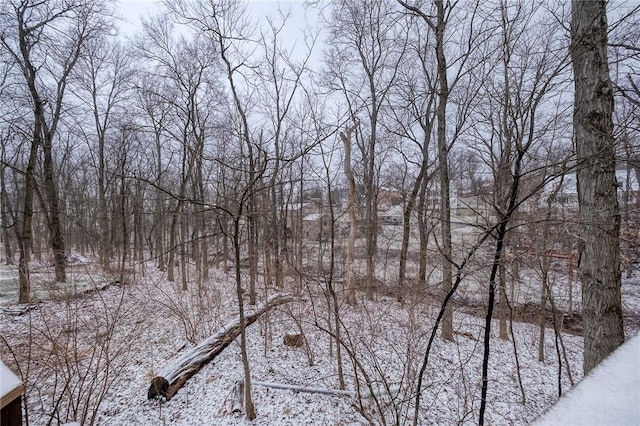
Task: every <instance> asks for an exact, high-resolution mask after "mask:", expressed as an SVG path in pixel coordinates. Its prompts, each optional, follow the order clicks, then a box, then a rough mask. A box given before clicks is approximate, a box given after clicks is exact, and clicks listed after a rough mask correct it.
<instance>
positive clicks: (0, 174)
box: [0, 145, 17, 265]
mask: <svg viewBox="0 0 640 426" xmlns="http://www.w3.org/2000/svg"><path fill="white" fill-rule="evenodd" d="M2 157H3V158H2V161H4V145H3V146H2ZM4 173H5V168H4V167H1V166H0V226H1V227H2V243H3V244H4V255H5V263H6V264H7V265H13V251H12V250H11V237H10V235H9V227H10V226H9V215H11V217H12V220H14V218H15V212H14V211H13V207H11V201H10V200H9V194H7V187H6V182H5V176H4ZM13 226H17V224H13Z"/></svg>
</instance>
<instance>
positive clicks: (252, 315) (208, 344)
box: [147, 294, 292, 400]
mask: <svg viewBox="0 0 640 426" xmlns="http://www.w3.org/2000/svg"><path fill="white" fill-rule="evenodd" d="M291 300H292V297H291V296H288V295H280V294H275V295H273V296H271V297H269V298H268V299H267V300H266V301H265V302H264V303H262V304H260V305H258V306H257V307H256V308H255V309H254V310H250V311H248V312H246V313H245V317H244V319H245V327H247V326H249V325H251V324H253V323H254V322H255V321H256V320H257V319H258V318H260V316H261V315H262V314H264V313H265V312H267V311H268V310H269V309H272V308H274V307H275V306H278V305H282V304H283V303H287V302H290V301H291ZM240 328H241V327H240V318H239V317H237V318H235V319H234V320H233V321H231V322H229V323H228V324H226V325H225V326H224V327H222V328H221V329H220V330H218V332H217V333H216V334H214V335H213V336H211V337H209V338H208V339H206V340H205V341H203V342H201V343H200V344H199V345H197V346H194V347H193V348H191V349H190V350H188V351H187V352H185V353H184V354H182V355H181V356H180V357H179V358H178V359H176V360H175V361H174V362H173V363H172V364H170V365H169V366H167V367H166V368H165V369H164V370H163V371H162V372H161V373H160V375H159V376H156V377H154V378H153V380H151V385H150V386H149V391H148V392H147V398H148V399H152V398H156V397H159V396H161V397H164V398H165V399H167V400H168V399H171V397H173V396H174V395H175V394H176V392H178V390H179V389H180V388H181V387H182V386H184V384H185V383H186V381H187V380H189V378H191V377H192V376H193V375H194V374H196V373H197V372H198V371H200V370H201V369H202V368H203V367H204V366H205V365H207V364H208V363H210V362H211V361H212V360H213V359H214V358H215V357H216V356H218V354H220V352H222V351H223V350H224V349H225V348H226V347H227V346H229V345H230V344H231V342H233V341H234V340H235V339H236V338H237V337H238V336H239V335H240Z"/></svg>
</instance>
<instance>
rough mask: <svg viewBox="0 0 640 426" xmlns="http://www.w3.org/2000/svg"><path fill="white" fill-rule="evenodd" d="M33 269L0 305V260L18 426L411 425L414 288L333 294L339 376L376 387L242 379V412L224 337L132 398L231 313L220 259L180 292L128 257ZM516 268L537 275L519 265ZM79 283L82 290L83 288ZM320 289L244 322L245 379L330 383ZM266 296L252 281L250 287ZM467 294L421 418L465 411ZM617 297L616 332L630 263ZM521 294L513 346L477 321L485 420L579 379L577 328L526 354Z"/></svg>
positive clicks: (421, 340) (637, 301) (532, 331)
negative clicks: (179, 384)
mask: <svg viewBox="0 0 640 426" xmlns="http://www.w3.org/2000/svg"><path fill="white" fill-rule="evenodd" d="M636 266H637V265H636ZM38 272H39V273H40V274H42V275H41V277H42V278H41V280H40V281H38V280H36V282H39V283H40V284H38V287H39V288H38V291H36V295H37V296H38V297H39V298H40V299H42V301H41V302H40V303H39V304H38V307H37V309H33V310H31V311H29V312H26V313H24V314H22V315H16V314H15V312H12V311H11V309H10V307H11V306H13V303H15V300H16V299H17V297H16V294H15V291H14V290H12V288H15V287H12V286H15V282H16V281H15V277H16V271H15V269H14V268H13V267H7V266H2V267H1V268H0V305H1V306H3V310H2V311H1V312H0V329H1V330H2V341H1V342H0V347H1V348H2V351H1V354H2V360H3V361H4V362H5V363H6V364H7V365H8V366H9V367H10V368H12V369H13V370H14V371H15V372H18V373H19V375H20V376H22V378H23V380H24V381H25V383H26V388H27V394H26V396H27V409H28V420H29V424H32V425H41V424H47V423H48V422H49V421H50V420H52V423H53V424H58V421H60V422H61V423H64V422H69V421H78V422H82V421H83V420H85V422H86V424H89V423H90V421H91V418H92V416H94V418H93V420H94V421H95V424H101V425H133V424H135V425H158V424H171V425H212V424H216V425H222V424H225V425H227V424H228V425H242V424H254V425H299V424H317V425H360V424H363V425H364V424H369V423H373V424H383V423H385V422H386V424H410V421H409V420H407V419H410V418H412V416H413V411H414V398H413V396H414V395H415V392H414V389H415V382H416V377H417V372H418V371H419V368H420V366H421V363H422V361H423V357H424V352H425V348H426V345H427V341H428V338H429V335H430V333H431V330H432V327H433V324H434V320H435V317H436V315H437V311H438V308H439V306H437V304H436V303H434V301H433V300H432V299H430V298H427V297H424V298H422V297H409V298H407V299H406V301H405V303H404V304H400V303H398V302H397V301H396V300H395V298H394V297H391V296H384V295H382V294H378V295H377V296H376V298H375V300H374V301H367V300H365V298H364V294H361V295H360V296H359V300H358V301H359V303H358V305H357V306H355V307H351V306H348V305H341V306H340V312H341V316H342V322H343V327H344V331H343V339H344V340H345V342H346V343H345V347H344V348H343V351H342V356H343V360H344V375H345V379H346V388H347V389H348V390H356V389H357V386H356V384H357V383H358V381H360V382H359V383H361V384H362V379H363V372H366V374H367V375H368V377H369V381H370V382H371V383H373V387H374V393H375V394H376V395H377V396H376V397H375V398H371V397H368V396H367V395H368V392H365V391H363V392H362V398H357V397H356V398H351V397H345V396H330V395H322V394H317V393H303V392H294V391H291V390H277V389H271V388H267V387H262V386H254V387H253V398H254V403H255V405H256V408H257V419H256V420H255V421H254V422H252V423H249V422H248V421H246V420H245V418H244V415H243V414H240V413H227V412H225V409H224V407H225V400H226V399H227V398H228V397H229V396H230V394H231V390H232V388H233V386H234V383H235V382H236V381H238V380H240V379H241V378H242V367H241V360H240V347H239V344H238V343H237V342H234V343H233V344H232V345H231V346H230V347H229V348H227V349H226V350H225V351H223V352H222V354H221V355H220V356H218V357H217V358H216V359H215V361H214V362H212V363H211V364H209V365H207V366H206V367H205V368H204V369H203V370H201V371H200V372H199V373H198V374H196V375H195V376H194V377H193V378H192V379H191V380H189V382H187V384H186V386H185V387H184V388H182V389H181V390H180V391H179V392H178V393H177V394H176V395H175V396H174V398H173V399H171V400H170V401H166V402H164V403H161V402H159V401H155V400H152V401H149V400H147V389H148V387H149V383H150V380H151V379H152V378H153V377H154V376H155V375H157V374H158V372H159V371H160V370H162V369H163V368H164V367H165V366H166V365H167V364H169V363H170V362H171V361H172V360H173V359H175V358H176V357H177V356H179V355H180V354H181V353H183V352H184V351H185V350H186V349H187V348H189V347H191V346H193V345H194V344H196V343H197V342H199V341H202V340H203V339H205V338H206V337H208V336H210V335H211V334H213V333H215V331H216V330H217V329H218V328H219V327H220V326H222V325H223V324H225V323H226V322H228V321H229V320H230V319H232V318H234V317H235V316H236V315H237V301H236V298H235V288H234V285H235V284H234V282H233V275H232V274H229V273H227V272H225V271H223V270H219V269H212V270H211V272H210V279H209V281H207V283H206V285H203V286H202V287H201V288H200V289H198V288H197V284H196V283H193V282H190V283H189V285H190V288H189V290H187V291H182V290H179V289H178V287H179V286H180V284H179V283H169V282H168V281H167V280H166V276H165V275H164V273H161V272H159V271H157V270H156V269H155V268H153V267H152V266H150V265H149V266H147V267H146V268H138V270H137V272H136V274H135V277H133V279H132V280H131V282H129V283H124V284H121V283H115V282H114V280H113V279H110V278H109V276H108V275H105V274H99V273H97V272H95V271H94V270H93V266H92V265H91V264H90V263H85V262H80V263H78V264H76V265H75V266H73V267H72V268H70V284H67V285H65V286H60V285H55V286H54V285H50V284H47V282H49V281H48V279H47V274H50V272H48V268H45V267H42V268H41V270H39V271H38ZM522 279H523V281H525V282H526V281H527V280H529V281H528V282H529V283H530V284H531V282H533V283H535V281H536V278H535V276H534V275H533V274H527V273H526V271H523V272H522ZM106 284H111V285H109V286H106ZM91 288H94V289H95V291H89V292H88V293H85V291H86V290H87V289H89V290H90V289H91ZM531 291H532V294H535V292H533V290H531ZM273 292H274V291H273V290H270V292H269V294H273ZM73 294H79V296H77V297H75V296H73ZM324 294H325V293H324V292H323V287H322V284H321V283H320V282H317V281H314V280H306V282H305V285H304V291H303V293H302V295H301V296H300V297H297V298H296V299H295V301H294V302H292V303H290V304H287V305H284V306H281V307H278V308H276V309H275V310H274V311H272V312H271V313H269V314H268V315H267V316H265V317H264V318H263V319H261V320H259V321H258V322H257V323H256V324H254V325H252V326H250V327H249V328H248V333H247V338H248V352H249V362H250V366H251V374H252V380H254V381H260V382H271V383H279V384H288V385H299V386H304V387H312V388H323V389H338V375H337V370H336V366H337V362H336V348H335V345H334V344H333V343H332V342H331V341H332V339H330V338H329V334H328V333H327V332H326V330H327V328H328V327H329V326H328V324H329V323H331V322H332V321H333V320H332V319H331V318H330V317H329V315H328V313H327V301H326V298H325V296H324ZM266 296H267V295H266V294H265V292H264V291H261V293H260V298H261V299H262V298H264V297H266ZM532 298H533V296H532ZM478 300H481V298H477V297H471V298H470V297H462V296H461V297H460V298H458V299H457V300H456V303H455V312H454V328H455V341H454V342H445V341H443V340H442V339H440V338H436V339H435V341H434V346H433V349H432V352H431V356H430V359H429V363H428V365H427V367H426V370H425V374H424V383H423V386H424V391H423V394H422V400H421V406H420V412H419V422H418V423H419V424H421V425H428V424H434V425H435V424H438V425H440V424H456V423H465V424H466V423H477V420H478V411H479V407H480V391H481V388H480V386H481V378H482V377H481V364H482V355H483V343H482V339H483V335H484V318H483V315H484V308H483V304H482V302H481V301H480V302H478ZM531 303H533V302H531ZM623 304H624V308H625V319H626V324H625V327H626V333H627V336H628V337H631V336H633V335H636V334H637V333H638V331H639V326H638V320H637V319H638V314H639V313H640V272H639V271H638V270H637V269H636V270H635V271H634V273H633V275H632V277H631V278H626V277H625V278H623ZM522 306H525V304H523V305H522ZM522 306H521V307H520V308H519V309H520V311H518V312H519V314H518V315H516V316H515V318H516V319H520V320H525V322H514V323H513V335H514V336H515V345H514V343H513V342H512V341H510V340H509V341H504V340H500V339H499V338H498V322H497V321H494V322H493V325H492V336H493V337H492V340H491V355H490V364H489V388H488V406H487V413H486V421H487V424H492V425H502V424H504V425H506V424H527V423H529V422H531V421H532V420H534V419H535V418H537V417H538V416H539V415H540V414H542V413H543V412H544V411H545V410H546V409H547V408H549V407H550V406H551V405H552V404H553V403H554V402H555V401H556V400H557V398H558V394H559V391H560V390H562V392H566V391H568V390H569V389H570V388H571V383H570V380H571V379H572V380H573V381H574V382H578V381H579V380H580V379H581V377H582V374H581V366H582V338H581V337H580V336H579V335H576V334H575V333H566V332H565V333H561V334H560V337H561V339H556V335H555V333H554V331H553V328H547V329H546V332H545V360H544V361H542V362H540V361H538V342H539V338H540V336H539V334H540V333H539V327H538V326H537V325H535V324H532V323H536V322H537V320H535V318H531V317H532V316H533V317H535V312H536V307H535V306H533V307H531V306H530V307H528V308H527V307H522ZM7 308H9V309H7ZM528 310H530V311H531V312H529V311H528ZM576 312H577V313H578V314H579V303H576ZM301 330H302V331H303V332H304V335H305V337H306V340H307V342H308V346H305V347H303V348H291V347H288V346H284V345H283V336H284V335H285V334H286V333H299V332H300V331H301ZM561 344H562V345H564V349H563V348H562V346H561ZM514 348H515V351H517V355H518V362H519V373H520V378H521V380H522V388H520V386H519V382H518V367H517V365H516V357H515V351H514ZM349 352H350V353H351V355H352V357H350V356H349ZM563 352H564V353H563ZM565 353H566V356H565V355H564V354H565ZM559 359H560V363H559ZM565 361H568V365H567V363H566V362H565ZM356 362H357V363H359V367H358V368H357V369H356V368H355V367H354V365H355V363H356ZM569 372H570V375H569ZM569 376H571V378H570V377H569ZM522 390H523V391H524V393H523V392H522ZM523 397H524V398H523ZM98 402H100V404H99V405H98ZM96 407H97V408H96Z"/></svg>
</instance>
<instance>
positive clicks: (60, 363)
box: [2, 288, 136, 425]
mask: <svg viewBox="0 0 640 426" xmlns="http://www.w3.org/2000/svg"><path fill="white" fill-rule="evenodd" d="M126 295H127V289H126V288H117V289H115V288H114V289H113V290H111V291H110V294H109V295H106V294H104V293H103V292H96V293H94V295H93V297H91V298H89V297H86V298H78V297H69V298H67V299H66V300H64V301H61V302H50V303H45V304H42V305H41V308H40V309H39V310H37V311H32V312H30V314H29V316H28V318H26V319H25V324H24V325H25V328H26V330H23V334H20V335H18V334H15V335H13V336H10V337H9V338H8V339H5V338H3V339H2V342H3V344H4V346H5V347H7V349H8V351H9V352H10V353H12V354H13V361H14V363H15V364H16V366H17V367H19V368H18V371H19V372H20V375H21V378H22V380H23V382H24V383H25V388H26V393H25V397H26V398H25V412H26V415H25V423H26V424H27V425H28V424H29V423H30V421H33V422H34V423H36V424H47V425H51V424H61V423H67V422H70V421H75V422H79V423H81V424H86V425H93V424H95V423H96V421H97V418H98V415H99V413H100V406H101V404H102V403H103V401H104V399H105V398H106V397H107V395H108V394H109V393H110V391H112V385H114V383H116V381H117V380H118V379H119V377H120V376H121V375H122V373H123V371H124V369H125V368H126V366H127V362H128V361H129V359H130V355H131V340H132V339H133V338H134V335H135V333H136V331H135V329H134V328H131V327H130V322H129V320H128V316H129V313H130V308H129V307H128V306H127V303H126Z"/></svg>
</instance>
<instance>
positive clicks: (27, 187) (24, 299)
mask: <svg viewBox="0 0 640 426" xmlns="http://www.w3.org/2000/svg"><path fill="white" fill-rule="evenodd" d="M39 108H42V105H41V104H36V107H35V109H36V111H35V113H34V115H35V126H34V131H33V140H32V141H31V150H30V152H29V162H28V163H27V169H26V170H25V173H24V208H23V211H22V226H21V230H20V235H19V238H18V247H19V251H20V259H19V260H18V282H19V285H20V290H19V293H18V303H29V302H31V278H30V276H29V260H30V258H31V246H32V245H33V226H32V219H33V195H34V193H35V184H36V183H35V177H34V172H35V168H36V162H37V160H38V148H39V146H40V143H41V138H42V123H41V121H40V114H39V113H38V109H39Z"/></svg>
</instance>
